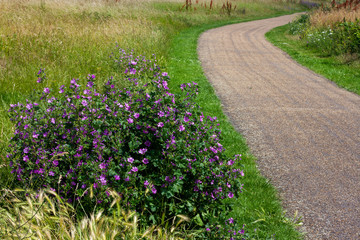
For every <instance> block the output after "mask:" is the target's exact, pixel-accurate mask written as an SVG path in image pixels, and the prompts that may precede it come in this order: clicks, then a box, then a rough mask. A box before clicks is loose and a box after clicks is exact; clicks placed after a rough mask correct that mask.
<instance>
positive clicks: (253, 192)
mask: <svg viewBox="0 0 360 240" xmlns="http://www.w3.org/2000/svg"><path fill="white" fill-rule="evenodd" d="M280 14H284V12H279V13H277V14H269V15H268V16H266V15H265V16H263V17H262V18H265V17H275V16H277V15H280ZM254 19H255V18H248V19H242V20H233V21H227V22H217V23H213V24H207V25H203V26H196V27H192V28H190V29H187V30H185V31H183V32H181V33H180V34H179V35H178V36H176V37H175V38H174V39H173V41H172V45H171V49H170V52H169V56H170V61H169V64H168V70H169V75H170V76H171V77H172V78H171V82H170V88H171V89H172V91H173V92H176V91H179V90H178V86H179V84H182V83H187V82H192V81H194V82H196V83H198V84H199V90H200V93H199V96H198V99H197V103H198V104H199V105H200V106H201V107H202V109H203V111H204V114H205V115H208V116H217V117H218V120H219V123H220V128H221V129H222V134H223V145H224V147H225V149H226V150H227V153H228V154H229V156H232V155H234V154H239V153H241V154H242V155H243V157H242V164H243V166H244V167H243V169H244V172H245V177H244V182H243V184H244V188H243V193H242V194H240V197H239V198H238V199H236V200H234V201H233V206H234V212H233V213H231V215H232V216H233V217H234V218H236V219H237V220H238V221H239V222H240V223H244V224H246V228H245V229H246V230H247V231H248V233H249V236H250V238H251V239H302V238H303V234H301V233H300V232H299V231H297V230H296V226H299V223H300V221H299V219H298V218H297V217H296V216H290V217H289V216H288V217H286V215H285V212H284V210H283V209H282V206H281V202H280V200H279V198H278V194H277V191H276V190H275V189H274V187H273V186H272V185H271V184H270V183H269V182H268V180H267V179H265V178H264V177H263V176H261V174H260V172H259V170H258V169H257V167H256V159H255V157H254V156H252V155H251V154H250V153H249V149H248V147H247V145H246V141H245V139H244V138H243V137H242V136H241V135H240V134H239V133H238V132H237V131H236V130H235V129H234V127H233V126H232V125H231V123H230V121H229V119H228V118H227V117H226V116H225V114H224V113H223V110H222V107H221V102H220V100H219V98H218V97H217V96H216V94H215V92H214V89H213V87H212V86H211V84H210V83H209V82H208V80H207V79H206V77H205V75H204V73H203V70H202V68H201V64H200V62H199V60H198V55H197V41H198V38H199V36H200V34H201V33H202V32H204V31H205V30H207V29H211V28H215V27H220V26H222V25H225V24H230V23H238V22H244V21H249V20H254Z"/></svg>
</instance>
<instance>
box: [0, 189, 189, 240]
mask: <svg viewBox="0 0 360 240" xmlns="http://www.w3.org/2000/svg"><path fill="white" fill-rule="evenodd" d="M110 192H111V195H112V196H113V197H114V200H113V202H112V204H111V206H112V207H115V210H114V214H113V215H112V216H105V215H104V214H103V212H102V211H98V212H96V213H92V214H90V216H85V217H83V218H82V219H78V220H76V218H75V209H74V207H73V206H72V205H70V204H68V203H66V202H64V201H63V200H62V199H61V198H60V197H59V196H58V195H57V194H56V193H55V192H52V191H47V192H40V193H37V194H36V193H27V196H26V197H24V195H25V192H23V191H10V190H7V189H5V190H2V191H0V199H1V201H2V204H0V239H4V240H7V239H9V240H10V239H18V240H20V239H34V240H35V239H44V240H51V239H59V240H60V239H61V240H80V239H87V240H113V239H129V240H131V239H149V240H160V239H164V240H165V239H166V240H170V239H173V240H175V239H182V238H180V237H178V235H183V234H180V232H179V229H180V228H182V226H183V224H184V223H185V222H188V221H189V219H188V218H187V217H186V216H183V215H178V216H176V217H174V218H172V219H171V220H172V221H171V222H170V226H171V227H170V228H169V229H164V228H162V227H159V226H152V227H149V228H147V229H141V228H140V224H139V220H138V216H137V214H136V213H135V212H133V211H124V210H123V209H121V208H120V205H119V201H120V198H119V197H118V195H117V194H116V192H114V191H110ZM190 234H195V232H193V233H189V234H188V235H187V237H190V238H191V235H190Z"/></svg>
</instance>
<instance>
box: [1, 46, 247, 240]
mask: <svg viewBox="0 0 360 240" xmlns="http://www.w3.org/2000/svg"><path fill="white" fill-rule="evenodd" d="M114 59H115V61H116V63H117V64H118V65H119V69H120V71H122V72H123V73H124V76H125V78H126V79H127V80H129V82H130V83H131V84H130V86H129V87H127V88H123V89H119V88H118V87H117V81H115V80H114V79H112V78H110V79H109V80H108V81H107V83H106V84H105V86H104V89H103V90H98V89H97V88H96V85H95V83H94V79H95V76H94V75H89V77H88V79H87V82H81V81H80V80H77V79H73V80H71V83H70V86H69V87H65V86H61V87H60V89H59V90H57V92H58V93H55V89H50V88H47V87H44V88H43V91H41V92H38V93H36V94H34V96H33V97H32V99H31V100H27V101H26V103H18V104H14V105H11V108H10V110H9V111H10V116H11V120H12V121H13V122H14V124H15V126H16V127H15V134H14V136H13V138H12V140H11V145H10V149H9V155H8V158H9V162H10V166H11V168H12V173H13V174H14V175H16V177H17V180H18V182H20V183H23V184H29V183H31V187H33V188H35V189H42V188H50V189H52V190H53V191H56V192H58V194H59V195H60V196H61V197H62V198H63V199H65V200H67V201H68V202H70V203H81V206H82V207H83V209H85V211H88V212H91V210H92V209H93V207H94V206H98V207H99V206H100V207H103V208H104V209H105V210H109V208H108V205H109V201H111V200H110V198H109V191H110V190H115V191H116V192H117V193H118V194H119V195H120V196H121V198H122V199H123V200H122V201H121V204H122V207H124V208H129V209H131V210H135V211H137V212H138V213H140V215H141V218H142V221H143V222H147V223H149V224H150V223H151V224H159V223H163V222H164V221H165V219H168V218H169V217H171V216H176V215H178V214H183V215H186V216H188V217H190V218H194V217H196V216H197V217H198V218H200V219H201V221H202V222H203V224H204V226H205V227H206V228H207V229H208V231H206V232H205V233H208V232H209V231H211V234H210V235H208V237H207V238H209V237H212V236H214V237H215V238H217V239H219V238H221V236H223V235H222V234H223V233H220V232H219V233H217V232H218V231H220V230H221V228H220V229H219V228H216V225H217V224H219V223H222V224H223V225H224V226H225V225H226V224H225V222H224V221H225V220H226V215H227V212H228V211H229V210H230V208H229V206H228V205H225V203H224V201H223V200H224V199H229V198H233V197H236V196H237V195H238V194H239V193H240V192H241V187H242V185H241V183H240V178H241V177H242V176H243V172H242V170H240V169H235V168H234V164H235V163H236V162H237V161H238V160H239V159H240V156H239V155H237V156H235V157H234V158H233V159H229V158H228V157H227V156H226V155H225V153H224V149H223V147H222V145H221V144H220V142H219V141H220V139H221V131H220V130H219V128H218V124H217V121H216V117H213V118H212V117H206V116H204V115H203V114H202V112H201V110H200V108H199V107H198V106H197V105H196V103H195V102H194V99H195V97H196V95H197V90H198V89H197V84H196V83H189V84H183V85H182V86H181V89H182V90H183V94H182V95H174V94H172V93H171V92H169V89H168V87H167V81H168V80H169V77H168V76H167V73H166V72H161V70H160V67H159V66H157V65H156V63H155V62H154V61H151V60H148V59H146V58H144V57H134V56H133V55H132V54H127V53H126V52H125V51H123V50H121V49H120V55H119V56H117V57H114ZM41 74H43V72H42V71H40V72H39V75H41ZM42 81H43V78H42V77H40V78H39V80H38V82H39V83H41V82H42ZM89 196H94V197H89ZM230 222H231V224H227V225H226V229H227V230H226V231H229V230H231V231H235V230H234V229H233V226H234V224H233V220H230ZM225 233H226V234H227V235H228V234H229V233H228V232H225Z"/></svg>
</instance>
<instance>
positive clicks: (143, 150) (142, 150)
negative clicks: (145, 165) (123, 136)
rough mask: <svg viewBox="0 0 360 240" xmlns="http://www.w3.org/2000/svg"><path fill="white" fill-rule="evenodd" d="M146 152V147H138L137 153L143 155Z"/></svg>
mask: <svg viewBox="0 0 360 240" xmlns="http://www.w3.org/2000/svg"><path fill="white" fill-rule="evenodd" d="M146 152H147V148H141V149H139V153H140V154H142V155H144V154H145V153H146Z"/></svg>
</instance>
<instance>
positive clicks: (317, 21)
mask: <svg viewBox="0 0 360 240" xmlns="http://www.w3.org/2000/svg"><path fill="white" fill-rule="evenodd" d="M357 19H360V8H359V9H357V10H351V9H346V8H341V9H336V10H333V11H323V10H322V9H321V8H320V9H318V10H316V11H314V12H313V13H312V14H311V15H310V24H311V26H313V27H314V28H323V27H329V26H330V27H334V26H335V25H336V24H337V23H339V22H343V21H344V20H345V21H347V22H355V21H356V20H357Z"/></svg>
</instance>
